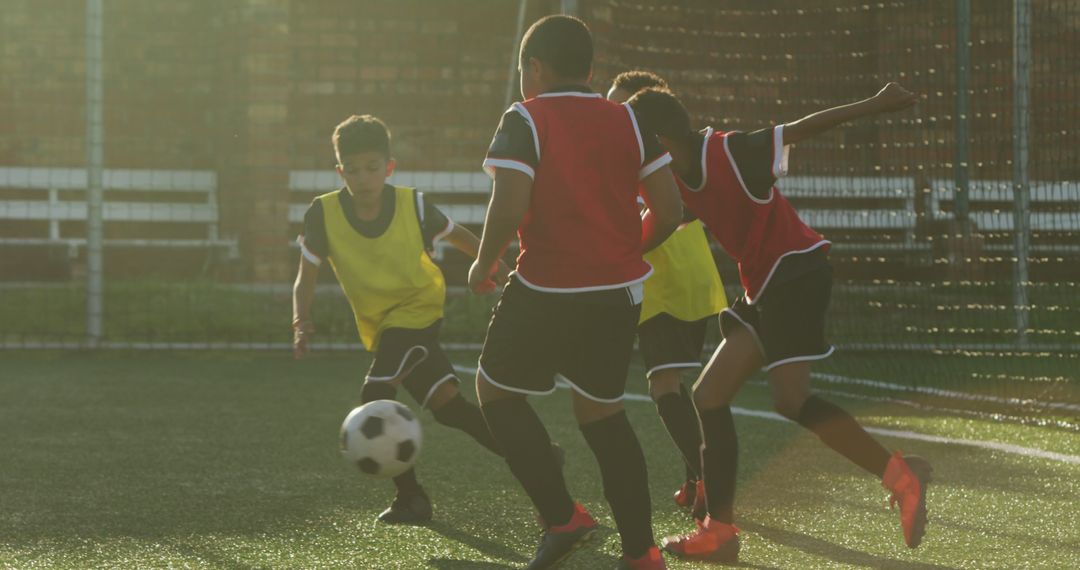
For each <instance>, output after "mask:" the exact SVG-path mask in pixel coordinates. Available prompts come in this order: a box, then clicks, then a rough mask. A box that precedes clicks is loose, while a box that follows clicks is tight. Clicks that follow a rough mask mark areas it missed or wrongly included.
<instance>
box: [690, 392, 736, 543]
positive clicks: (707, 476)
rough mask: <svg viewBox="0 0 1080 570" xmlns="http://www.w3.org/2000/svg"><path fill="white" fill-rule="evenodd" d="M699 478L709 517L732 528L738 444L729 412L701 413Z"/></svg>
mask: <svg viewBox="0 0 1080 570" xmlns="http://www.w3.org/2000/svg"><path fill="white" fill-rule="evenodd" d="M699 415H700V416H701V433H702V436H703V438H704V439H705V445H703V446H702V447H701V475H702V477H703V478H704V481H705V502H706V503H707V505H708V508H709V516H710V517H711V518H712V519H713V520H716V521H719V522H722V523H727V524H732V523H733V522H734V520H735V474H736V472H737V471H738V461H739V440H738V437H737V436H736V435H735V419H734V418H733V417H731V408H730V407H728V406H724V407H721V408H716V409H712V410H701V411H700V412H699Z"/></svg>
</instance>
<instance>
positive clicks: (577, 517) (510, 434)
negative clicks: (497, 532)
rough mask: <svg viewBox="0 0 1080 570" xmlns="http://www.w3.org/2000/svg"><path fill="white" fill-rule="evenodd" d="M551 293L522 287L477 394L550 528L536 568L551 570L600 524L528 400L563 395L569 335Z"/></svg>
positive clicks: (503, 305)
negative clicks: (574, 490)
mask: <svg viewBox="0 0 1080 570" xmlns="http://www.w3.org/2000/svg"><path fill="white" fill-rule="evenodd" d="M550 295H554V294H550V293H541V292H538V291H533V290H531V289H529V288H527V287H526V286H525V285H523V284H522V283H521V282H520V281H518V280H516V279H514V280H511V282H510V283H509V284H508V285H507V286H506V288H505V289H504V290H503V294H502V298H501V299H500V300H499V303H498V305H497V306H496V307H495V311H494V313H493V315H492V319H491V323H490V324H489V325H488V333H487V338H486V339H485V341H484V349H483V352H482V354H481V355H480V365H479V370H478V372H477V378H476V393H477V398H478V399H479V401H480V410H481V411H482V412H483V415H484V420H485V421H486V422H487V425H488V428H489V429H490V431H491V435H492V436H493V437H494V438H495V441H496V444H497V445H498V447H499V449H502V450H503V458H504V459H505V460H506V463H507V465H508V466H509V467H510V472H511V473H513V475H514V477H515V478H516V479H517V480H518V482H519V483H521V486H522V487H523V488H524V489H525V493H526V494H527V495H528V496H529V499H530V500H531V501H532V503H533V505H534V506H535V507H536V510H537V512H539V514H540V517H541V519H542V520H543V521H544V525H545V532H544V535H543V537H542V539H541V544H540V547H539V548H538V549H537V552H536V555H535V556H534V558H533V561H532V563H531V564H530V567H538V568H541V567H547V565H550V564H554V563H556V562H558V561H559V560H561V559H562V558H563V557H565V556H567V555H568V554H570V553H571V552H572V551H573V550H574V548H575V547H576V546H577V545H579V544H580V543H581V542H582V541H584V540H585V539H587V538H588V537H589V536H590V535H591V534H592V533H593V532H594V531H595V527H596V523H595V521H593V520H592V518H591V517H589V515H588V513H586V512H585V511H584V509H582V508H581V506H580V505H577V504H575V503H574V500H573V499H572V498H571V497H570V492H569V491H568V490H567V488H566V481H565V480H564V479H563V473H562V468H561V465H560V462H559V458H558V457H557V456H556V454H554V453H552V445H551V438H550V437H549V436H548V432H547V429H546V428H545V427H544V424H543V423H542V422H541V421H540V417H539V416H538V415H537V414H536V411H535V410H534V409H533V408H532V406H531V405H529V403H528V401H527V400H526V396H527V395H544V394H550V393H552V392H554V391H555V381H554V374H555V370H554V368H553V364H552V361H553V357H552V348H553V347H552V345H551V343H552V341H551V339H553V338H556V337H557V336H558V334H559V331H560V329H561V323H560V321H559V315H558V314H556V310H557V303H553V301H555V300H554V299H551V298H550Z"/></svg>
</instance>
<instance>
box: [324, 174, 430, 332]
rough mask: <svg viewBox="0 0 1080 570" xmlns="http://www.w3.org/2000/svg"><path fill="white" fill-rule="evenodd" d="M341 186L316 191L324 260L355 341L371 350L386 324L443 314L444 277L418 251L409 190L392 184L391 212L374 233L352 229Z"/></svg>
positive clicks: (409, 324)
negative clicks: (351, 318)
mask: <svg viewBox="0 0 1080 570" xmlns="http://www.w3.org/2000/svg"><path fill="white" fill-rule="evenodd" d="M339 192H348V190H345V189H341V190H338V191H336V192H331V193H329V194H323V195H322V196H319V198H318V199H319V201H320V202H322V206H323V218H324V221H325V223H326V237H327V239H328V241H329V243H330V254H329V256H328V257H329V259H330V266H331V267H333V268H334V274H335V275H337V279H338V283H340V284H341V288H342V290H344V291H345V296H346V297H347V298H348V299H349V305H351V306H352V310H353V314H354V315H355V316H356V328H357V330H358V331H359V332H360V341H361V342H363V343H364V346H365V347H367V349H368V350H372V351H373V350H375V349H376V347H377V346H378V343H379V336H380V335H381V333H382V331H383V330H385V329H387V328H390V327H400V328H412V329H421V328H425V327H427V326H430V325H431V324H432V323H434V322H435V321H437V320H439V319H441V318H442V316H443V304H444V303H445V302H446V281H445V280H444V279H443V274H442V271H441V270H440V269H439V267H438V266H437V265H435V262H433V261H432V260H431V258H430V257H429V256H428V254H427V252H426V251H424V240H423V237H422V235H421V231H420V222H419V218H418V216H417V211H416V198H415V190H413V189H412V188H404V187H395V188H394V217H393V219H392V220H391V221H390V227H388V228H387V229H386V231H385V232H383V234H382V235H380V236H379V237H376V238H369V237H366V236H364V235H363V234H361V233H360V232H358V231H356V229H355V228H353V226H352V225H351V224H349V220H348V218H346V217H345V212H344V210H343V209H342V208H341V201H340V198H339V196H338V193H339Z"/></svg>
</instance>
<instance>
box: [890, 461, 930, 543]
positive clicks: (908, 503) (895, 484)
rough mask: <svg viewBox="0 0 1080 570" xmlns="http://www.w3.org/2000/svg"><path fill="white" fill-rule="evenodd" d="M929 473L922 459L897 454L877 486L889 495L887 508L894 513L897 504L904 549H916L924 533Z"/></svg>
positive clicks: (926, 463)
mask: <svg viewBox="0 0 1080 570" xmlns="http://www.w3.org/2000/svg"><path fill="white" fill-rule="evenodd" d="M933 471H934V470H933V468H931V467H930V462H928V461H927V460H925V459H923V458H922V457H919V456H917V455H906V456H902V455H900V453H899V452H898V453H895V454H893V456H892V458H891V459H889V464H888V465H887V466H886V467H885V476H884V477H882V479H881V485H882V486H883V487H885V488H886V489H888V490H889V491H891V492H892V496H891V497H889V506H891V507H892V508H893V509H894V510H895V509H896V504H897V503H900V526H901V527H903V529H904V542H905V543H907V545H908V548H915V547H917V546H919V543H921V542H922V539H923V535H924V534H926V486H927V485H928V484H929V483H930V475H931V473H933Z"/></svg>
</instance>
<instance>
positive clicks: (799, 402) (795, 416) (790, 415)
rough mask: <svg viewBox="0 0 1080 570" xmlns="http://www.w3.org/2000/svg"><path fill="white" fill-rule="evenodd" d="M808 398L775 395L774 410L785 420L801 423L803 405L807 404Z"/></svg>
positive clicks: (794, 395)
mask: <svg viewBox="0 0 1080 570" xmlns="http://www.w3.org/2000/svg"><path fill="white" fill-rule="evenodd" d="M806 398H807V396H805V395H802V394H788V395H781V394H776V393H774V394H773V408H774V409H775V410H776V413H778V414H780V415H781V416H784V417H785V418H787V419H789V420H791V421H793V422H797V421H799V412H800V411H802V407H803V404H804V403H806Z"/></svg>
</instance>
